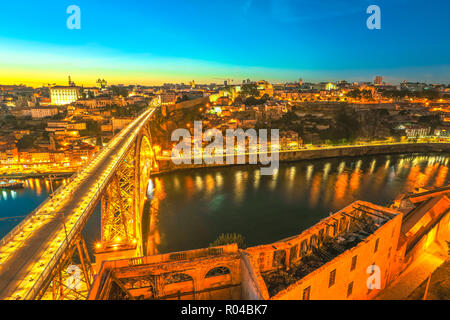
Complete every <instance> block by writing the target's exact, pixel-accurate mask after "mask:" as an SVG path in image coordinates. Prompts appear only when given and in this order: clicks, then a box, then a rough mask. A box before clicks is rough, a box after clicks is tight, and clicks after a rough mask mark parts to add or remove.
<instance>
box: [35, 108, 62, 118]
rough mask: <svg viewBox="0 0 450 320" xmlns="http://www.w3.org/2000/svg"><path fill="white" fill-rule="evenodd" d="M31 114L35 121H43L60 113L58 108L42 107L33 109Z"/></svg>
mask: <svg viewBox="0 0 450 320" xmlns="http://www.w3.org/2000/svg"><path fill="white" fill-rule="evenodd" d="M30 113H31V117H32V118H33V119H42V118H46V117H52V116H54V115H57V114H58V113H59V111H58V108H48V107H41V108H31V109H30Z"/></svg>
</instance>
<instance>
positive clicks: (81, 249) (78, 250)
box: [35, 235, 94, 300]
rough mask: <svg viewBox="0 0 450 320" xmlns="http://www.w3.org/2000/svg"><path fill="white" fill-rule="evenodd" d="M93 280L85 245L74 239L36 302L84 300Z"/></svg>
mask: <svg viewBox="0 0 450 320" xmlns="http://www.w3.org/2000/svg"><path fill="white" fill-rule="evenodd" d="M93 280H94V270H93V267H92V264H91V259H90V258H89V253H88V250H87V247H86V243H85V241H84V239H83V237H82V236H81V235H78V236H77V237H75V238H74V239H73V240H72V241H71V243H70V245H69V247H68V249H67V250H66V251H65V253H64V256H63V257H62V258H61V259H60V260H59V261H58V263H57V265H56V266H55V268H54V269H53V271H52V273H51V275H50V277H49V278H48V279H47V281H46V283H44V285H43V286H42V287H41V290H40V291H39V292H38V294H37V295H36V297H35V299H36V300H85V299H86V298H87V295H88V293H89V290H90V288H91V285H92V281H93Z"/></svg>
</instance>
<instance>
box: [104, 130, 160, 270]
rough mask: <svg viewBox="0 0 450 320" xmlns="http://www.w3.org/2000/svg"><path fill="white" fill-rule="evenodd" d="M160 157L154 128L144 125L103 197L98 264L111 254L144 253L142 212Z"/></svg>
mask: <svg viewBox="0 0 450 320" xmlns="http://www.w3.org/2000/svg"><path fill="white" fill-rule="evenodd" d="M155 165H156V158H155V156H154V151H153V148H152V143H151V135H150V129H149V127H148V126H146V127H144V128H143V130H142V132H141V133H140V135H139V136H138V137H137V139H136V141H135V143H134V145H133V147H132V148H130V149H129V150H128V151H127V153H126V155H125V156H124V157H123V160H122V161H121V163H120V166H119V167H118V168H117V170H116V171H115V173H114V175H113V177H112V178H111V180H110V183H109V184H108V187H107V188H106V190H105V191H104V192H103V195H102V197H101V241H100V242H99V243H97V244H96V257H97V259H96V260H97V264H98V263H99V262H100V261H102V260H105V259H108V258H115V259H118V258H130V257H135V256H142V255H143V239H142V225H141V220H142V214H143V210H144V204H145V201H146V199H147V188H148V184H149V179H150V175H151V171H152V169H153V167H154V166H155Z"/></svg>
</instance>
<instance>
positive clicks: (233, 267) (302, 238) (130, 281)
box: [89, 186, 450, 300]
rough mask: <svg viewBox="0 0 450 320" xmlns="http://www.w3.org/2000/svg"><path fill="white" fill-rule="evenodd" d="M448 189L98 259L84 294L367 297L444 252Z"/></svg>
mask: <svg viewBox="0 0 450 320" xmlns="http://www.w3.org/2000/svg"><path fill="white" fill-rule="evenodd" d="M448 193H450V186H448V187H444V188H438V189H435V190H424V191H423V192H420V193H414V194H408V195H402V196H400V197H398V198H397V199H396V201H395V202H394V204H393V205H392V206H391V208H388V207H382V206H378V205H374V204H372V203H368V202H364V201H356V202H354V203H352V204H351V205H349V206H347V207H345V208H344V209H342V210H340V211H338V212H336V213H334V214H332V215H330V216H329V217H327V218H325V219H323V220H321V221H320V222H319V223H317V224H316V225H314V226H312V227H311V228H309V229H307V230H306V231H304V232H302V233H301V234H299V235H297V236H293V237H290V238H287V239H284V240H281V241H278V242H275V243H272V244H266V245H260V246H255V247H250V248H247V249H246V250H239V249H238V247H237V245H236V244H232V245H226V246H221V247H214V248H206V249H199V250H191V251H185V252H175V253H168V254H162V255H155V256H147V257H140V258H131V259H121V260H114V261H103V262H102V264H101V266H99V271H98V274H97V276H96V278H95V280H94V283H93V285H92V288H91V290H90V293H89V299H195V300H207V299H214V300H217V299H227V300H228V299H229V300H233V299H243V300H245V299H251V300H267V299H272V300H282V299H288V300H309V299H311V300H313V299H314V300H318V299H320V300H322V299H326V300H328V299H329V300H334V299H338V300H346V299H373V298H375V297H376V296H377V295H378V294H379V293H380V292H381V291H382V290H383V288H385V287H386V286H387V285H389V284H390V283H391V282H392V281H394V280H395V279H396V278H397V277H398V276H399V274H401V273H402V271H404V270H405V268H406V267H407V266H408V265H409V264H411V263H412V262H413V261H414V260H415V259H416V258H417V257H418V256H419V255H420V253H421V252H422V251H423V250H427V248H429V247H430V246H434V247H436V248H438V249H439V250H443V251H445V252H447V246H446V241H449V240H450V234H449V220H450V215H449V210H450V200H449V198H447V195H448Z"/></svg>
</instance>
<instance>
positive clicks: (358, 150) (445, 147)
mask: <svg viewBox="0 0 450 320" xmlns="http://www.w3.org/2000/svg"><path fill="white" fill-rule="evenodd" d="M441 152H450V143H397V144H387V145H371V146H352V147H333V148H324V149H304V150H299V151H281V152H280V153H279V161H280V162H289V161H300V160H316V159H327V158H341V157H361V156H372V155H383V154H404V153H441ZM225 160H226V159H225V156H224V160H223V163H224V164H212V165H207V164H204V163H203V164H181V165H175V164H174V163H173V162H172V161H171V160H170V159H164V160H163V159H160V160H158V171H156V172H154V174H161V173H168V172H171V171H175V170H185V169H195V168H207V167H223V166H229V164H226V161H225ZM193 162H194V161H192V163H193ZM234 163H237V159H236V157H235V160H234ZM245 163H249V161H248V155H247V156H246V159H245ZM257 166H261V165H260V164H257Z"/></svg>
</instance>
